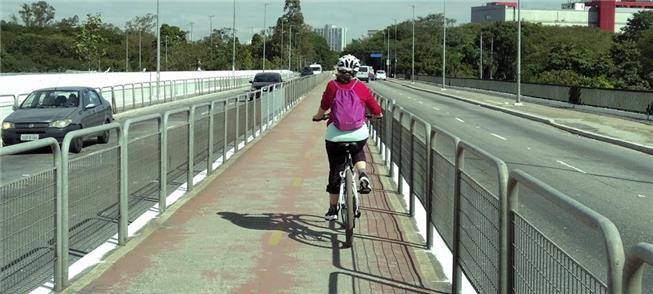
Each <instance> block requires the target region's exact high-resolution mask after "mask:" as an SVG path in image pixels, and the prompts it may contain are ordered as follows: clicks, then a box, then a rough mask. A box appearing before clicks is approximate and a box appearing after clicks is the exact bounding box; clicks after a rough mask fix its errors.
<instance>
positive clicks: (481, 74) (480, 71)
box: [479, 31, 483, 80]
mask: <svg viewBox="0 0 653 294" xmlns="http://www.w3.org/2000/svg"><path fill="white" fill-rule="evenodd" d="M480 57H481V66H480V69H479V73H480V77H479V79H481V80H482V79H483V31H481V55H480Z"/></svg>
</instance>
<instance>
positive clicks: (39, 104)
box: [2, 87, 113, 153]
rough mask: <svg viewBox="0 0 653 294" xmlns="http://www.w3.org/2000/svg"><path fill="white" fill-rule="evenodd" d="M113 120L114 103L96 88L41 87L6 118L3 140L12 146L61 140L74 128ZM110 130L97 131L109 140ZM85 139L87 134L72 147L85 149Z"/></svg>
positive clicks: (5, 143)
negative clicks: (46, 140) (22, 143)
mask: <svg viewBox="0 0 653 294" xmlns="http://www.w3.org/2000/svg"><path fill="white" fill-rule="evenodd" d="M112 121H113V115H112V111H111V104H109V102H108V101H106V100H105V99H104V98H102V95H100V94H99V93H98V92H96V91H95V89H93V88H87V87H66V88H48V89H41V90H36V91H34V92H32V93H30V94H29V96H27V98H25V100H24V101H23V103H21V105H20V106H19V107H16V108H15V111H14V112H13V113H11V114H10V115H9V116H7V117H6V118H5V120H4V121H3V122H2V142H3V145H5V146H8V145H13V144H18V143H21V142H27V141H33V140H38V139H42V138H55V139H56V140H57V141H59V143H61V142H62V141H63V138H64V137H65V136H66V134H67V133H68V132H70V131H74V130H79V129H83V128H90V127H95V126H99V125H102V124H106V123H111V122H112ZM109 134H110V132H109V131H107V132H103V133H100V134H97V139H98V141H99V142H100V143H107V142H109ZM93 137H95V135H94V136H93ZM84 139H86V138H80V139H77V140H73V142H72V143H71V146H70V151H72V152H75V153H79V152H81V150H82V147H84Z"/></svg>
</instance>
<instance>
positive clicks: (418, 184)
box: [370, 93, 653, 294]
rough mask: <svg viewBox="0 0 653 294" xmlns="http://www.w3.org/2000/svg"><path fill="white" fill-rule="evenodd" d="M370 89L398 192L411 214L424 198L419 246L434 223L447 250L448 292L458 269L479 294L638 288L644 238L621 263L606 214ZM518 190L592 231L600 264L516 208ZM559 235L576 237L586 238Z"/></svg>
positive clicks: (652, 250)
mask: <svg viewBox="0 0 653 294" xmlns="http://www.w3.org/2000/svg"><path fill="white" fill-rule="evenodd" d="M374 95H375V98H376V99H377V100H378V102H379V104H380V105H381V106H382V109H383V110H384V117H385V119H384V120H381V121H371V122H370V124H371V130H370V132H371V133H372V137H371V138H372V139H373V140H374V144H375V146H377V147H378V150H379V152H380V154H381V156H382V157H383V160H384V162H385V164H386V166H387V167H388V168H389V169H390V175H391V177H394V178H395V179H396V178H398V182H397V190H398V192H399V193H404V194H407V195H409V196H408V197H409V213H410V215H412V216H414V215H415V203H416V199H417V201H419V202H420V203H421V204H422V205H423V207H424V210H425V211H426V224H425V225H426V228H427V231H426V245H427V247H428V248H431V247H432V246H433V238H434V232H433V229H434V228H435V230H436V232H437V233H438V235H439V237H440V238H441V239H442V241H443V243H444V244H445V245H446V246H447V247H448V248H449V250H450V251H451V254H452V256H453V261H452V263H453V264H452V268H453V272H452V275H451V276H452V277H453V280H452V293H460V291H461V289H462V283H461V281H462V279H463V273H464V275H465V277H466V278H467V280H468V281H469V282H470V284H471V285H472V287H473V288H474V289H475V290H476V291H477V292H478V293H542V294H544V293H617V294H618V293H628V294H631V293H638V294H639V293H641V290H642V286H641V284H642V275H643V274H642V271H643V270H642V268H643V264H644V263H648V264H649V265H651V264H653V246H652V245H650V244H640V245H638V246H636V247H635V248H633V249H632V250H631V254H630V255H629V259H628V263H627V266H626V267H625V270H624V250H623V245H622V241H621V237H620V235H619V232H618V231H617V229H616V227H615V225H614V224H613V223H612V222H611V221H610V220H609V219H607V218H606V217H604V216H602V215H600V214H598V213H596V212H594V211H593V210H591V209H589V208H588V207H586V206H584V205H582V204H580V203H578V202H576V201H575V200H573V199H572V198H570V197H569V196H567V195H565V194H563V193H561V192H559V191H557V190H555V189H554V188H553V187H551V186H549V185H547V184H546V183H544V182H541V181H539V180H537V179H535V178H534V177H532V176H530V175H528V174H526V173H525V172H523V171H519V170H513V171H510V172H509V171H508V168H507V166H506V164H505V162H503V161H502V160H500V159H499V158H497V157H495V156H494V155H492V154H489V153H488V152H486V151H485V150H483V149H481V148H479V147H476V146H474V145H471V144H469V143H467V142H465V141H462V140H460V139H459V138H458V137H456V136H455V135H453V134H450V133H448V132H446V131H444V130H442V129H440V128H439V127H437V126H435V125H431V124H429V123H427V122H426V121H425V120H423V119H421V118H419V117H418V116H416V115H414V114H412V113H410V112H408V111H406V110H404V109H403V108H402V107H401V106H400V105H398V104H397V103H396V102H395V101H394V100H390V99H388V98H386V97H383V96H381V95H378V94H376V93H375V94H374ZM406 122H409V123H408V124H407V123H406ZM407 165H408V166H407ZM395 166H396V167H395ZM404 181H405V183H406V184H407V185H406V186H407V187H408V191H403V190H404V188H403V186H404V184H403V183H404ZM520 189H521V190H520ZM526 196H528V199H530V198H538V199H541V200H543V201H546V202H547V203H549V204H551V205H550V206H551V207H555V208H557V209H559V210H558V211H556V212H557V213H558V214H556V215H557V217H559V218H562V217H563V216H564V217H567V218H569V219H570V220H571V221H573V222H574V225H576V226H583V225H584V226H585V227H586V229H583V230H584V231H586V232H588V235H592V233H594V235H596V237H597V238H598V240H600V241H599V242H602V245H603V246H602V247H598V248H599V249H600V248H603V252H602V253H601V254H600V255H597V256H598V257H596V259H597V260H596V261H595V262H597V263H598V264H599V265H600V266H599V268H590V269H588V266H587V265H586V264H584V261H583V262H581V259H582V257H581V256H578V251H577V250H566V249H563V248H562V247H561V246H562V245H561V244H559V243H558V242H557V241H555V240H554V239H556V238H560V236H551V235H549V234H548V233H545V230H542V229H541V228H539V227H538V224H537V222H535V221H533V220H530V219H529V217H530V215H529V214H527V213H524V212H522V211H521V210H520V208H519V207H521V206H523V205H522V204H520V202H519V200H520V199H522V198H524V197H526ZM554 226H555V224H554ZM554 229H555V228H554ZM549 230H551V229H550V228H549ZM558 231H559V232H564V230H563V229H561V228H560V229H558ZM564 237H565V239H575V240H576V241H578V242H580V243H583V241H584V240H585V238H587V236H564ZM560 243H562V242H560ZM580 243H579V244H580ZM598 244H601V243H598ZM598 244H591V247H592V248H591V249H595V247H596V246H594V245H598ZM589 245H590V244H587V243H583V244H582V245H581V246H585V247H581V248H580V250H581V251H583V249H590V248H589V247H586V246H589ZM576 249H578V248H576ZM601 264H602V265H601ZM601 267H602V268H601ZM601 270H604V273H603V274H602V273H599V271H601ZM622 282H623V283H622ZM650 282H651V281H649V284H648V285H650Z"/></svg>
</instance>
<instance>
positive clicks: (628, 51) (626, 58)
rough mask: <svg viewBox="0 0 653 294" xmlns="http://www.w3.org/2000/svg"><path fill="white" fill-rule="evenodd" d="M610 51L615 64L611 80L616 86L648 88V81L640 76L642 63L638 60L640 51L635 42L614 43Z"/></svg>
mask: <svg viewBox="0 0 653 294" xmlns="http://www.w3.org/2000/svg"><path fill="white" fill-rule="evenodd" d="M610 53H611V55H612V59H613V60H614V64H615V68H614V71H613V72H612V80H613V81H614V83H615V87H616V88H623V89H631V90H643V89H648V88H649V85H648V83H647V82H646V81H645V80H643V79H642V77H641V76H640V72H641V70H642V65H641V63H640V62H639V59H640V52H639V50H638V49H637V45H636V44H635V43H633V42H630V41H624V42H619V43H615V45H614V47H613V48H612V50H610Z"/></svg>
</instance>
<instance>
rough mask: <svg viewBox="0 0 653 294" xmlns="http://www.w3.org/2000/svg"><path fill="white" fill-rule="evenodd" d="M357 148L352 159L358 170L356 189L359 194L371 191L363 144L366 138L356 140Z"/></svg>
mask: <svg viewBox="0 0 653 294" xmlns="http://www.w3.org/2000/svg"><path fill="white" fill-rule="evenodd" d="M356 143H357V145H358V149H357V150H356V151H355V152H354V154H352V160H353V161H354V162H355V165H356V169H357V170H358V191H359V192H360V193H361V194H368V193H370V192H371V191H372V186H371V185H370V179H369V177H368V176H367V163H366V158H365V144H366V143H367V140H362V141H358V142H356Z"/></svg>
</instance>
